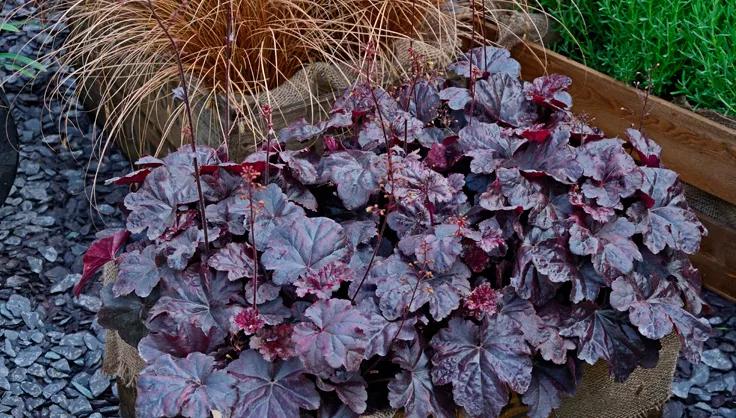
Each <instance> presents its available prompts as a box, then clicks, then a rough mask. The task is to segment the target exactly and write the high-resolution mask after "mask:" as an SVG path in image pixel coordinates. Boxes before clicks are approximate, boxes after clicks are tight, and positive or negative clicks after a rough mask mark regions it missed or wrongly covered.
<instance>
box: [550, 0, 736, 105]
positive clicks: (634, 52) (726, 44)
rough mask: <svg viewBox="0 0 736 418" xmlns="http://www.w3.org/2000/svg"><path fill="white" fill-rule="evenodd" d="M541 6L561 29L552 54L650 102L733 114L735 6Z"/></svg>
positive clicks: (672, 1)
mask: <svg viewBox="0 0 736 418" xmlns="http://www.w3.org/2000/svg"><path fill="white" fill-rule="evenodd" d="M539 2H540V4H541V6H542V7H543V8H544V10H545V11H546V12H547V13H549V14H550V15H552V16H553V18H554V19H556V20H558V21H559V23H560V25H559V26H560V27H561V29H560V31H559V32H560V33H561V37H562V39H561V41H560V42H558V43H556V44H554V45H552V49H554V50H556V51H558V52H560V53H563V54H565V55H567V56H570V57H572V58H574V59H577V60H579V61H581V62H584V63H586V64H587V65H588V66H590V67H592V68H595V69H597V70H600V71H603V72H605V73H607V74H610V75H611V76H612V77H614V78H616V79H619V80H622V81H625V82H627V83H637V82H639V83H642V85H643V86H647V85H651V88H652V92H653V93H654V94H657V95H661V96H665V97H671V96H675V95H684V96H686V97H687V99H688V101H690V102H691V103H692V104H693V105H695V106H697V107H701V108H710V109H715V110H718V111H721V112H724V113H728V114H736V70H735V69H734V67H735V64H734V63H736V2H735V1H732V0H727V1H717V2H714V1H713V0H578V1H574V0H539ZM650 83H651V84H650Z"/></svg>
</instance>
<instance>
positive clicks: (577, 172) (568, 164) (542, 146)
mask: <svg viewBox="0 0 736 418" xmlns="http://www.w3.org/2000/svg"><path fill="white" fill-rule="evenodd" d="M569 140H570V132H568V131H567V130H563V129H558V130H556V131H554V133H553V134H552V137H551V138H549V139H548V140H546V141H544V142H541V143H538V142H532V143H530V144H529V146H528V147H527V148H526V149H525V150H524V151H522V152H520V153H518V154H517V155H516V157H515V158H514V161H513V163H512V164H513V165H514V166H518V167H519V169H520V170H521V171H523V172H525V173H528V174H545V175H548V176H550V177H552V178H553V179H555V180H557V181H559V182H560V183H565V184H571V183H574V182H576V181H577V180H578V179H579V178H580V176H581V175H582V174H583V170H582V168H581V167H580V165H579V164H578V163H577V161H576V160H575V148H573V147H571V146H570V144H569Z"/></svg>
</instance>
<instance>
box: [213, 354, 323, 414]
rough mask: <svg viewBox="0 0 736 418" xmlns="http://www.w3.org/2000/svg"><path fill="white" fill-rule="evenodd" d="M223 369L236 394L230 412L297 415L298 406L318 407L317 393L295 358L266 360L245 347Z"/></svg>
mask: <svg viewBox="0 0 736 418" xmlns="http://www.w3.org/2000/svg"><path fill="white" fill-rule="evenodd" d="M227 373H228V375H229V376H232V377H233V378H234V380H235V381H236V384H235V386H236V387H237V391H238V395H239V396H238V401H237V403H236V404H235V408H234V409H233V416H236V417H242V418H271V417H274V418H275V417H297V416H299V410H300V409H307V410H315V409H317V408H319V403H320V402H319V401H320V399H319V393H318V392H317V390H316V389H315V388H314V383H312V382H311V381H310V380H309V379H308V378H307V376H306V374H305V370H304V367H303V366H302V364H301V362H300V361H299V359H297V358H293V359H291V360H286V361H283V360H277V361H275V362H269V361H266V360H264V359H263V357H261V355H260V354H258V353H257V352H256V351H253V350H247V351H243V352H242V353H240V357H239V358H238V359H237V360H235V361H233V362H232V363H230V364H229V365H228V366H227Z"/></svg>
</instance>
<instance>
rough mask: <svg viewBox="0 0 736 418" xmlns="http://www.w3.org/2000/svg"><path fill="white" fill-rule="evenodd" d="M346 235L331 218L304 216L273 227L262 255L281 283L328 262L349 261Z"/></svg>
mask: <svg viewBox="0 0 736 418" xmlns="http://www.w3.org/2000/svg"><path fill="white" fill-rule="evenodd" d="M348 255H349V253H348V249H347V239H346V237H345V232H344V231H343V229H342V227H341V226H340V224H338V223H337V222H335V221H333V220H331V219H328V218H302V219H300V220H295V221H293V222H291V223H288V224H284V225H282V226H280V227H278V228H276V229H275V230H274V234H273V235H272V237H271V239H270V240H269V241H268V243H267V244H266V251H265V252H264V253H263V256H262V257H261V262H262V263H263V266H264V267H265V268H267V269H268V270H271V271H273V281H274V283H276V284H278V285H284V284H289V283H293V282H295V281H296V280H297V279H298V278H299V277H300V276H302V275H305V274H309V273H310V272H316V271H319V270H320V269H321V268H322V267H324V266H326V265H327V264H330V263H334V262H340V261H342V262H344V261H347V260H346V258H347V256H348Z"/></svg>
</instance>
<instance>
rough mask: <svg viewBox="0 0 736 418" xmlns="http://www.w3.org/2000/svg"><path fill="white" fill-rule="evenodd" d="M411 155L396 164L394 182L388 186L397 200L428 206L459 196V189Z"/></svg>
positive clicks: (388, 189)
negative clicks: (414, 201) (413, 201)
mask: <svg viewBox="0 0 736 418" xmlns="http://www.w3.org/2000/svg"><path fill="white" fill-rule="evenodd" d="M417 158H418V156H417V155H416V154H411V155H409V156H407V157H406V158H404V159H403V160H402V161H401V162H400V163H395V164H394V170H396V172H395V173H394V178H393V182H388V184H386V189H387V191H388V192H389V193H393V195H394V198H396V199H397V200H403V199H405V200H409V201H411V200H416V201H417V202H418V203H420V204H423V205H426V204H428V203H430V204H433V205H437V204H439V203H446V202H450V201H451V200H452V199H453V198H454V197H455V195H456V194H457V192H458V191H457V188H455V187H453V185H452V184H450V180H451V179H448V178H447V177H445V176H443V175H442V174H440V173H438V172H436V171H434V170H432V169H430V168H429V167H427V166H426V165H425V164H424V163H423V162H421V161H419V160H418V159H417Z"/></svg>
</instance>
